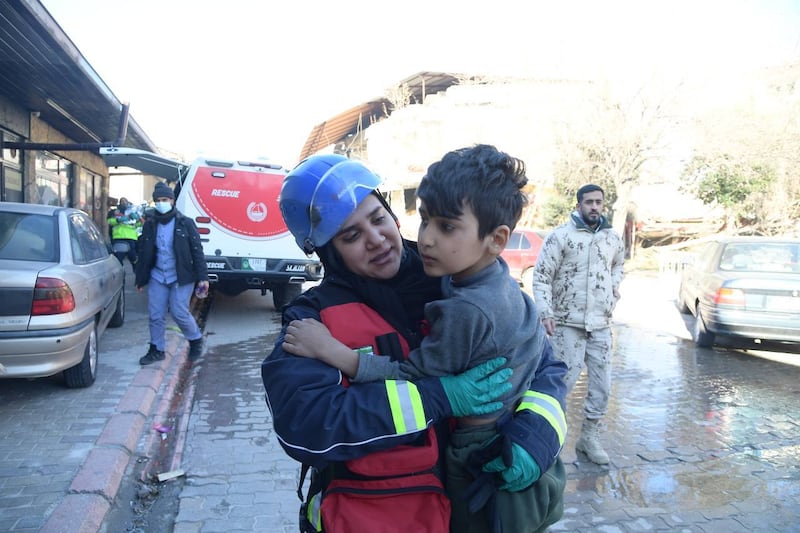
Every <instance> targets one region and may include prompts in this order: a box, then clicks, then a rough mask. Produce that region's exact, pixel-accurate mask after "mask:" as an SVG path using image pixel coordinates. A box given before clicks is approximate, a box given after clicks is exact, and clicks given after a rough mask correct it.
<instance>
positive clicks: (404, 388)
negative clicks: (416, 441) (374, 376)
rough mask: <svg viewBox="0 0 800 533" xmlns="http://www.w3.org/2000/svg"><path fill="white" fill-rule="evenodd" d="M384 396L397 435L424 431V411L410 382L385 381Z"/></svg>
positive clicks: (416, 391)
mask: <svg viewBox="0 0 800 533" xmlns="http://www.w3.org/2000/svg"><path fill="white" fill-rule="evenodd" d="M385 383H386V394H387V395H388V396H389V407H390V408H391V410H392V420H393V421H394V429H395V431H396V432H397V434H398V435H402V434H404V433H413V432H415V431H420V430H422V429H425V427H426V424H425V410H424V409H423V408H422V398H421V397H420V395H419V390H417V386H416V385H414V384H413V383H411V382H410V381H403V380H386V382H385Z"/></svg>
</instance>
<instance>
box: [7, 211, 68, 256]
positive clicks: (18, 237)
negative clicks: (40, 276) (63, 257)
mask: <svg viewBox="0 0 800 533" xmlns="http://www.w3.org/2000/svg"><path fill="white" fill-rule="evenodd" d="M0 259H15V260H17V261H49V262H56V261H58V237H57V234H56V219H55V217H52V216H47V215H31V214H27V213H9V212H4V213H0Z"/></svg>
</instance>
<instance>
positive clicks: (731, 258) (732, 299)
mask: <svg viewBox="0 0 800 533" xmlns="http://www.w3.org/2000/svg"><path fill="white" fill-rule="evenodd" d="M677 304H678V308H679V309H680V311H681V312H682V313H692V314H693V315H694V316H695V318H696V320H695V326H694V331H693V333H692V337H693V339H694V342H695V343H696V344H697V345H698V346H702V347H706V348H707V347H710V346H712V345H713V344H714V340H715V338H716V336H717V335H724V336H729V337H739V338H744V339H752V340H756V339H757V340H764V341H777V342H791V343H797V342H800V239H788V238H786V239H784V238H773V237H730V238H719V239H716V240H714V241H712V242H710V243H708V244H707V245H706V246H705V248H703V249H702V251H701V252H700V254H699V255H698V256H697V258H696V259H695V260H694V261H693V262H692V263H691V264H688V265H686V266H685V268H684V269H683V272H682V274H681V282H680V289H679V292H678V297H677Z"/></svg>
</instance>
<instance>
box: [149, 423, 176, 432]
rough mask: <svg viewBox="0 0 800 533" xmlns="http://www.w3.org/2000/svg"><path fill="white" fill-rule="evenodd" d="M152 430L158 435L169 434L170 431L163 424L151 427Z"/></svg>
mask: <svg viewBox="0 0 800 533" xmlns="http://www.w3.org/2000/svg"><path fill="white" fill-rule="evenodd" d="M153 429H155V430H156V431H158V432H159V433H169V432H170V431H172V428H171V427H169V426H165V425H163V424H156V425H154V426H153Z"/></svg>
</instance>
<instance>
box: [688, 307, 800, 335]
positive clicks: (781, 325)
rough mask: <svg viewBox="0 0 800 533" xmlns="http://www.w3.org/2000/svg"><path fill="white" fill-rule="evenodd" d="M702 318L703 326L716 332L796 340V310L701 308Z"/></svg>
mask: <svg viewBox="0 0 800 533" xmlns="http://www.w3.org/2000/svg"><path fill="white" fill-rule="evenodd" d="M703 319H704V320H705V325H706V329H708V330H709V331H711V332H712V333H714V334H716V335H730V336H735V337H744V338H748V339H761V340H765V341H782V342H800V315H796V314H789V313H770V312H764V313H756V312H748V311H741V310H727V309H716V310H711V311H709V312H708V313H705V312H704V313H703Z"/></svg>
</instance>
